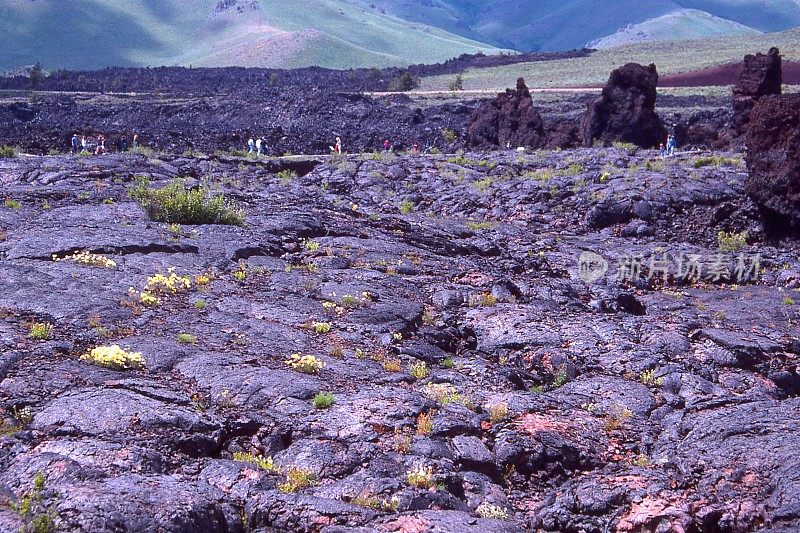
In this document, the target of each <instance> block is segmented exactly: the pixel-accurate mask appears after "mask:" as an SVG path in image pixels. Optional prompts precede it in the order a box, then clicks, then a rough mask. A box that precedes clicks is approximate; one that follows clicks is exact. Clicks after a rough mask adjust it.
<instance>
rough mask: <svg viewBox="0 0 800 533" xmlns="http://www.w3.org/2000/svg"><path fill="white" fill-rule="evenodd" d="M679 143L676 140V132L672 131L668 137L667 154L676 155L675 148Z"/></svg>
mask: <svg viewBox="0 0 800 533" xmlns="http://www.w3.org/2000/svg"><path fill="white" fill-rule="evenodd" d="M677 144H678V143H677V142H676V141H675V134H674V133H671V134H670V135H669V137H667V155H670V156H672V155H675V148H676V146H677Z"/></svg>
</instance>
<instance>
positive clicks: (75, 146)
mask: <svg viewBox="0 0 800 533" xmlns="http://www.w3.org/2000/svg"><path fill="white" fill-rule="evenodd" d="M80 142H81V141H80V139H78V134H77V133H75V134H74V135H73V136H72V153H73V154H77V153H78V146H80Z"/></svg>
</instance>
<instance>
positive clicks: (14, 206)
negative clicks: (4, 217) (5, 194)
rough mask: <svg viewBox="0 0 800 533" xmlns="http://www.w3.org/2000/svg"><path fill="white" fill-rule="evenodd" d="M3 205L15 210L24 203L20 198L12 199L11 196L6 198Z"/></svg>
mask: <svg viewBox="0 0 800 533" xmlns="http://www.w3.org/2000/svg"><path fill="white" fill-rule="evenodd" d="M3 205H4V206H5V207H7V208H8V209H13V210H14V211H17V210H19V209H20V208H21V207H22V204H21V203H20V202H19V201H18V200H12V199H11V198H6V199H5V201H4V202H3Z"/></svg>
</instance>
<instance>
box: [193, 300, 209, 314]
mask: <svg viewBox="0 0 800 533" xmlns="http://www.w3.org/2000/svg"><path fill="white" fill-rule="evenodd" d="M206 305H208V304H206V301H205V300H203V299H202V298H201V299H199V300H195V302H194V308H195V309H197V310H198V311H202V310H203V309H205V308H206Z"/></svg>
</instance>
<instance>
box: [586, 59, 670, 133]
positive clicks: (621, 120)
mask: <svg viewBox="0 0 800 533" xmlns="http://www.w3.org/2000/svg"><path fill="white" fill-rule="evenodd" d="M657 86H658V71H657V70H656V66H655V65H652V64H651V65H650V66H649V67H645V66H643V65H639V64H637V63H628V64H627V65H625V66H623V67H620V68H618V69H616V70H614V71H613V72H612V73H611V76H610V77H609V79H608V83H606V86H605V87H604V88H603V96H602V97H600V98H598V99H597V100H595V101H594V102H593V103H591V104H590V105H589V109H588V111H587V113H586V115H585V116H584V119H583V140H584V144H585V145H586V146H592V145H593V144H594V143H595V141H597V140H599V141H602V142H603V144H606V145H608V144H611V143H613V142H627V143H633V144H635V145H637V146H641V147H643V148H652V147H654V146H658V144H659V143H661V142H664V140H665V139H666V135H667V132H666V130H665V129H664V125H663V124H662V123H661V119H660V118H659V117H658V115H657V114H656V112H655V107H656V87H657Z"/></svg>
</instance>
